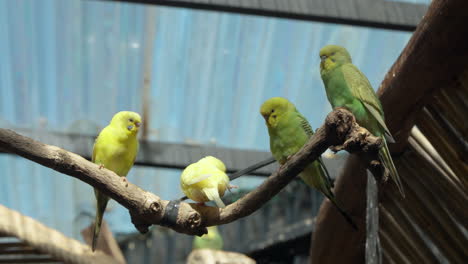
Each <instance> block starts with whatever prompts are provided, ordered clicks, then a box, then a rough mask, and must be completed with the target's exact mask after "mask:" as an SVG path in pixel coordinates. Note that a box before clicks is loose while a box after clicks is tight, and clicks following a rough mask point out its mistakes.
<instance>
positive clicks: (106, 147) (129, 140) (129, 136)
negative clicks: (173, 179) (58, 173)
mask: <svg viewBox="0 0 468 264" xmlns="http://www.w3.org/2000/svg"><path fill="white" fill-rule="evenodd" d="M140 125H141V117H140V115H139V114H137V113H135V112H130V111H122V112H118V113H117V114H115V115H114V117H113V118H112V120H111V122H110V124H109V125H108V126H106V127H105V128H104V129H103V130H102V131H101V132H100V133H99V136H98V137H97V138H96V142H95V143H94V148H93V157H92V161H93V162H94V163H96V164H99V166H100V167H104V168H106V169H109V170H111V171H113V172H115V173H116V174H117V175H118V176H120V177H125V176H127V173H128V171H129V170H130V169H131V168H132V166H133V163H134V162H135V158H136V155H137V152H138V139H137V134H138V129H139V127H140ZM123 179H124V180H125V178H123ZM94 194H95V195H96V200H97V208H96V221H95V223H94V233H93V242H92V249H93V251H94V250H95V249H96V243H97V239H98V237H99V231H100V229H101V224H102V217H103V215H104V211H105V210H106V206H107V202H108V201H109V197H108V196H106V195H104V194H102V193H101V192H99V191H98V190H97V189H94Z"/></svg>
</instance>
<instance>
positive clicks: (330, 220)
mask: <svg viewBox="0 0 468 264" xmlns="http://www.w3.org/2000/svg"><path fill="white" fill-rule="evenodd" d="M467 10H468V1H465V0H452V1H444V0H433V1H432V3H431V5H430V7H429V10H428V12H427V14H426V15H425V16H424V18H423V20H422V21H421V23H420V24H419V25H418V28H417V29H416V31H415V33H414V34H413V36H412V37H411V39H410V41H409V43H408V44H407V46H406V47H405V49H404V50H403V52H402V54H401V55H400V57H399V58H398V59H397V61H396V62H395V64H394V65H393V66H392V68H391V69H390V71H389V72H388V73H387V75H386V77H385V79H384V81H383V82H382V85H381V86H380V88H379V91H378V94H379V95H380V99H381V101H382V105H383V108H384V111H385V113H386V121H387V125H388V127H389V128H390V130H391V132H392V133H393V135H394V136H395V137H396V140H397V144H396V146H397V148H396V150H397V151H403V150H404V148H405V147H406V144H407V138H408V135H409V131H410V129H411V127H412V126H413V125H414V120H415V118H416V117H417V114H418V112H419V111H420V110H421V108H422V107H423V106H424V105H425V104H427V103H428V101H429V100H430V99H431V98H432V95H433V94H434V93H435V92H436V91H438V90H440V89H444V88H446V87H449V86H452V85H457V83H456V82H457V79H458V77H459V76H460V75H461V74H462V71H463V70H464V69H465V68H466V66H467V62H468V49H467V48H466V47H468V27H467V26H466V17H467V15H468V11H467ZM356 163H358V161H355V162H349V163H347V165H346V166H345V168H344V173H343V174H342V175H341V177H339V178H338V179H337V183H336V187H335V188H336V189H335V191H336V195H337V197H338V199H339V200H340V201H346V203H347V204H345V209H347V208H353V209H352V210H353V211H352V214H353V215H354V214H355V213H358V214H359V218H360V219H361V218H363V217H364V212H365V202H363V201H365V199H366V197H365V184H364V181H363V180H361V178H362V176H360V175H361V174H358V173H357V172H356V170H354V169H353V167H354V166H356ZM397 169H398V165H397ZM350 183H353V185H352V186H347V187H346V186H345V184H350ZM356 183H358V184H356ZM387 186H391V187H390V188H392V189H388V188H387V189H386V190H384V191H390V192H391V193H390V194H391V195H394V196H396V195H398V194H397V192H396V191H395V190H394V189H393V187H392V186H393V184H391V183H390V184H387ZM351 187H352V188H351ZM354 188H355V189H354ZM346 205H347V206H346ZM334 212H335V209H334V208H332V206H331V205H330V204H329V202H328V201H325V202H324V203H323V204H322V207H321V209H320V211H319V215H318V221H317V229H316V232H314V233H313V238H312V241H313V242H312V246H311V255H312V258H311V260H312V262H313V263H363V259H364V258H363V256H364V245H365V243H364V242H363V240H362V238H363V237H364V233H365V228H362V229H360V230H359V232H352V230H345V229H344V227H343V226H346V225H344V224H342V223H341V221H342V220H341V217H340V216H339V215H338V214H336V213H334ZM388 235H389V236H391V234H388ZM337 248H338V249H339V250H340V253H339V254H336V249H337Z"/></svg>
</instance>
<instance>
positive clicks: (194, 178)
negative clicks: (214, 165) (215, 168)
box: [185, 168, 214, 186]
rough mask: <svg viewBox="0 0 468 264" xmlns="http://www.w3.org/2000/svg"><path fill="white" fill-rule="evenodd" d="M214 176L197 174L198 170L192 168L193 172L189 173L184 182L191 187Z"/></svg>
mask: <svg viewBox="0 0 468 264" xmlns="http://www.w3.org/2000/svg"><path fill="white" fill-rule="evenodd" d="M213 175H214V174H212V173H199V170H197V169H196V168H194V170H193V171H191V172H190V175H189V176H188V177H187V180H186V181H185V184H187V185H189V186H190V185H193V184H197V183H199V182H201V181H203V180H206V179H208V178H210V177H211V176H213Z"/></svg>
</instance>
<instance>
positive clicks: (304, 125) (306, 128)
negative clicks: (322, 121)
mask: <svg viewBox="0 0 468 264" xmlns="http://www.w3.org/2000/svg"><path fill="white" fill-rule="evenodd" d="M297 117H298V118H299V121H300V124H301V127H302V129H303V130H304V132H305V133H306V134H307V136H308V137H309V138H310V137H311V136H312V135H313V134H314V130H312V127H311V126H310V124H309V121H307V119H306V118H305V117H304V116H303V115H301V114H300V113H299V112H297Z"/></svg>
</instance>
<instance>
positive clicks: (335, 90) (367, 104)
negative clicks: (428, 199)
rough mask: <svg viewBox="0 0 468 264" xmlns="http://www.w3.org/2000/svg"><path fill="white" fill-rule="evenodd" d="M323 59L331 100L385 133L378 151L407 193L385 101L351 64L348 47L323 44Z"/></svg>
mask: <svg viewBox="0 0 468 264" xmlns="http://www.w3.org/2000/svg"><path fill="white" fill-rule="evenodd" d="M320 59H321V63H320V75H321V76H322V80H323V83H324V85H325V90H326V92H327V97H328V101H330V104H331V105H332V107H333V108H335V107H344V108H346V109H348V110H350V111H351V112H352V113H353V114H354V116H355V117H356V121H357V122H358V124H359V125H361V126H363V127H365V128H366V129H367V130H369V132H371V133H372V134H373V135H375V136H379V137H382V139H383V144H382V145H383V146H382V148H381V149H380V151H379V159H380V161H381V162H382V165H383V166H384V167H385V170H386V171H387V172H388V174H389V175H390V177H391V178H392V179H393V181H394V182H395V184H396V185H397V187H398V189H399V191H400V193H401V195H402V196H403V197H404V191H403V185H402V184H401V181H400V177H399V175H398V172H397V170H396V168H395V165H394V164H393V160H392V157H391V156H390V151H389V150H388V146H387V141H389V142H394V140H393V138H392V135H391V134H390V131H389V130H388V128H387V126H386V125H385V121H384V112H383V110H382V105H381V104H380V101H379V99H378V98H377V96H376V94H375V92H374V89H372V86H371V84H370V82H369V80H368V79H367V78H366V76H365V75H364V74H363V73H362V72H361V71H360V70H359V69H358V68H357V67H356V66H355V65H353V64H352V61H351V56H350V55H349V53H348V51H347V50H346V49H345V48H343V47H341V46H336V45H328V46H325V47H323V48H322V49H321V50H320Z"/></svg>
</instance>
